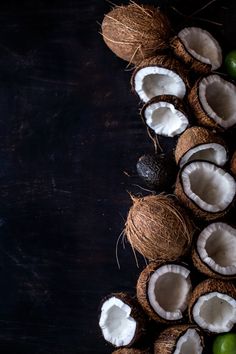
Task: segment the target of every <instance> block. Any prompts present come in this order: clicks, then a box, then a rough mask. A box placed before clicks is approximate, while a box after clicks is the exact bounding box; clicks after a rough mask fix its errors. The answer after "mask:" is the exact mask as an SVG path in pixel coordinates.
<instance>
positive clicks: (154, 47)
mask: <svg viewBox="0 0 236 354" xmlns="http://www.w3.org/2000/svg"><path fill="white" fill-rule="evenodd" d="M102 35H103V39H104V41H105V43H106V44H107V46H108V47H109V48H110V49H111V50H112V51H113V52H114V53H115V54H116V55H117V56H118V57H120V58H122V59H124V60H126V61H128V62H129V63H134V64H138V63H140V62H141V61H142V60H143V59H145V58H148V57H150V56H153V55H156V54H158V53H159V52H160V51H163V50H165V49H167V48H168V46H169V43H168V42H169V38H170V35H171V26H170V22H169V20H168V18H167V17H166V15H165V14H164V13H162V12H161V11H160V10H159V9H158V8H155V7H154V6H147V5H138V4H136V3H131V4H130V5H128V6H117V7H115V8H114V9H113V10H111V11H110V12H109V13H108V14H106V15H105V17H104V20H103V23H102Z"/></svg>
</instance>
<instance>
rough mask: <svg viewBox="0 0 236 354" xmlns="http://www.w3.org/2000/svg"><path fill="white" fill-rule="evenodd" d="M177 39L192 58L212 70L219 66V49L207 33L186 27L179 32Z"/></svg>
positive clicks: (220, 53)
mask: <svg viewBox="0 0 236 354" xmlns="http://www.w3.org/2000/svg"><path fill="white" fill-rule="evenodd" d="M178 37H179V38H180V39H181V41H182V42H183V44H184V46H185V48H186V49H187V51H188V52H189V53H190V54H191V55H192V56H193V57H194V58H196V59H197V60H199V61H201V62H202V63H205V64H210V65H211V66H212V70H216V69H218V68H219V67H220V66H221V64H222V51H221V47H220V45H219V43H218V42H217V40H216V39H215V38H214V37H212V35H211V34H210V33H209V32H207V31H205V30H203V29H201V28H198V27H187V28H184V29H183V30H182V31H180V32H179V34H178Z"/></svg>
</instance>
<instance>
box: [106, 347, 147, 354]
mask: <svg viewBox="0 0 236 354" xmlns="http://www.w3.org/2000/svg"><path fill="white" fill-rule="evenodd" d="M112 354H150V351H149V350H148V349H134V348H122V349H118V350H116V351H114V352H113V353H112Z"/></svg>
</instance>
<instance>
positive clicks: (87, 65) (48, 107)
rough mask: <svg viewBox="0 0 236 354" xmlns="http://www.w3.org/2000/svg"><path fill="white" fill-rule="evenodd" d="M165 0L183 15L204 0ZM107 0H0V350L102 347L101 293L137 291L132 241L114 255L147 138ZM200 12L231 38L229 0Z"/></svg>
mask: <svg viewBox="0 0 236 354" xmlns="http://www.w3.org/2000/svg"><path fill="white" fill-rule="evenodd" d="M124 2H125V3H127V2H126V1H124ZM144 2H145V3H148V1H144ZM149 2H150V3H153V4H156V3H157V2H155V1H149ZM164 2H165V3H167V6H168V4H169V5H170V6H172V5H173V6H176V7H177V8H178V9H180V10H181V11H185V13H188V14H189V13H191V12H193V11H194V10H195V9H197V8H199V7H201V4H204V3H206V2H207V1H200V2H199V1H197V2H196V4H194V3H192V2H191V1H187V0H186V1H169V2H166V1H164ZM116 3H118V4H120V1H117V2H116ZM230 5H231V8H230V10H227V8H228V7H229V6H230ZM222 6H223V7H226V8H222ZM233 7H234V8H233ZM109 8H110V5H109V3H108V2H106V1H102V0H88V1H85V0H83V1H79V0H77V1H76V0H67V1H65V0H64V1H60V0H58V1H48V0H41V1H40V0H34V1H32V0H31V1H30V0H29V1H23V0H22V1H16V0H15V1H10V0H9V1H2V2H1V4H0V200H1V203H0V227H1V230H0V231H1V236H0V252H1V254H0V284H1V292H0V352H1V353H2V354H8V353H9V354H20V353H24V354H62V353H65V354H76V353H80V354H86V353H90V354H93V353H98V354H99V353H101V354H102V353H103V354H104V353H109V352H111V351H112V350H111V348H110V347H109V346H107V345H106V344H105V343H104V341H103V339H102V338H101V336H100V332H99V329H98V325H97V308H98V305H99V302H100V300H101V298H102V297H103V296H105V295H106V294H108V293H110V292H112V291H125V290H129V291H130V292H131V293H134V289H135V283H136V279H137V276H138V273H139V270H138V269H137V268H136V265H135V261H134V257H133V254H132V252H131V250H130V247H129V246H128V245H127V246H126V249H125V250H123V248H122V246H121V245H120V247H119V256H120V257H119V258H120V263H121V270H119V269H118V267H117V263H116V259H115V247H116V240H117V238H118V236H119V234H120V232H121V231H122V229H123V225H124V220H123V219H124V218H125V217H126V214H127V210H128V207H129V205H130V201H129V197H128V194H127V190H132V191H135V192H136V193H137V192H140V189H139V188H138V187H135V186H132V184H135V183H137V180H136V179H135V178H132V177H131V178H128V177H127V176H126V175H125V174H124V173H123V171H128V172H130V173H132V170H134V166H135V164H136V161H137V158H138V157H139V156H140V155H141V154H143V153H147V152H151V151H153V147H152V143H151V141H150V140H149V139H148V137H147V134H146V132H145V129H144V127H143V125H142V123H141V120H140V118H139V117H138V100H137V98H136V97H135V96H133V95H131V93H130V85H129V79H130V72H127V71H124V68H125V63H124V62H122V61H121V60H119V59H118V58H116V57H115V56H114V55H113V54H112V53H111V52H110V51H109V50H108V48H106V47H105V45H104V43H103V41H102V38H101V36H100V35H99V34H98V30H99V25H98V24H97V22H96V21H98V22H101V21H102V17H103V14H104V13H106V12H108V11H109ZM170 13H171V15H172V18H173V19H174V20H175V22H176V23H177V24H178V25H177V27H181V26H182V25H183V19H182V17H180V16H178V15H177V14H176V13H175V12H174V11H173V10H170ZM199 16H200V15H199ZM201 17H205V18H208V19H211V20H215V21H219V22H222V23H224V27H223V29H221V27H219V26H216V25H209V24H207V23H205V22H196V24H198V25H201V24H202V25H203V26H204V27H206V28H209V29H211V30H212V31H213V33H216V34H217V35H218V36H219V38H221V40H222V43H224V47H225V48H226V49H231V48H233V43H235V40H234V39H235V38H234V36H235V19H236V16H235V5H233V1H231V2H230V1H216V2H215V4H213V5H212V6H211V7H210V10H208V11H203V12H202V13H201ZM186 23H189V22H188V21H187V22H186ZM142 262H143V261H142V260H141V266H142V264H143V263H142Z"/></svg>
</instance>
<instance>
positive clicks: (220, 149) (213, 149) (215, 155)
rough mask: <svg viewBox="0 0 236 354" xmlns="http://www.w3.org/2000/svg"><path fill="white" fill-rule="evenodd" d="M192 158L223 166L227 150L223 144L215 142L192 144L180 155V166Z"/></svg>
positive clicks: (192, 159)
mask: <svg viewBox="0 0 236 354" xmlns="http://www.w3.org/2000/svg"><path fill="white" fill-rule="evenodd" d="M194 160H206V161H210V162H214V163H215V164H216V165H218V166H223V165H224V164H225V163H226V161H227V151H226V149H225V147H224V146H223V145H221V144H217V143H207V144H201V145H198V146H194V147H193V148H191V149H189V150H188V151H187V152H186V153H185V154H184V155H183V156H182V157H181V159H180V168H181V167H183V165H185V164H186V163H187V162H189V161H194Z"/></svg>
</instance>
